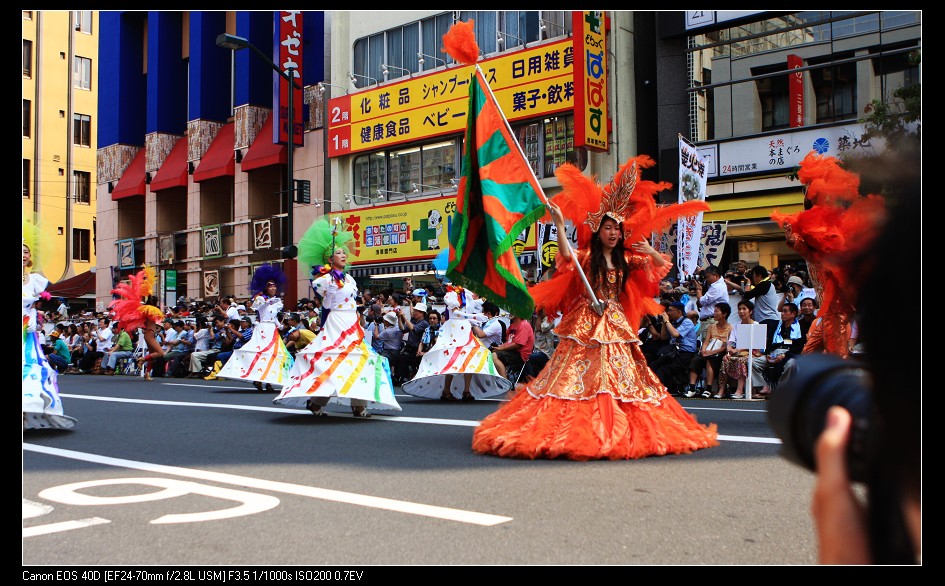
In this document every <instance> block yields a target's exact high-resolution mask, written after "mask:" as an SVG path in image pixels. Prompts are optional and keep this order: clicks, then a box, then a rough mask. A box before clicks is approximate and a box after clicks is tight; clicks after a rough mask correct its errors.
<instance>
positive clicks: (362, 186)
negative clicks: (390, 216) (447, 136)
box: [354, 140, 461, 204]
mask: <svg viewBox="0 0 945 586" xmlns="http://www.w3.org/2000/svg"><path fill="white" fill-rule="evenodd" d="M460 152H461V151H460V148H459V141H458V140H446V141H442V140H441V141H439V142H436V143H431V144H424V145H420V146H410V147H405V148H401V149H398V150H393V151H385V152H378V153H371V154H368V155H362V156H360V157H358V158H356V159H355V161H354V174H355V186H356V187H355V193H354V194H355V203H357V204H367V203H373V202H374V201H377V200H388V199H389V200H391V201H394V200H396V199H398V198H399V197H400V196H398V195H396V194H394V195H393V196H390V197H387V195H388V194H385V193H384V191H385V190H389V191H393V192H399V193H403V194H405V197H406V194H409V193H433V192H436V190H438V189H439V190H447V189H451V188H452V187H453V184H452V182H451V179H455V178H456V165H457V162H458V156H459V153H460ZM379 189H380V190H381V191H382V193H381V194H378V193H377V190H379Z"/></svg>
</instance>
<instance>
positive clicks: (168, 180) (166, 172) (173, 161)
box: [151, 136, 187, 191]
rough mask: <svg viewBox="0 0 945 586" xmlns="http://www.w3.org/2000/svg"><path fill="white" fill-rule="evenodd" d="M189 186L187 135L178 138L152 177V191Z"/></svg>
mask: <svg viewBox="0 0 945 586" xmlns="http://www.w3.org/2000/svg"><path fill="white" fill-rule="evenodd" d="M171 187H187V137H186V136H184V137H182V138H180V139H178V141H177V144H175V145H174V148H172V149H171V152H170V153H168V154H167V158H166V159H164V164H163V165H161V168H160V169H158V171H157V173H155V174H154V177H152V178H151V191H159V190H161V189H169V188H171Z"/></svg>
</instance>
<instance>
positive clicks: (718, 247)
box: [653, 221, 728, 267]
mask: <svg viewBox="0 0 945 586" xmlns="http://www.w3.org/2000/svg"><path fill="white" fill-rule="evenodd" d="M678 231H679V227H678V225H677V226H670V227H669V229H668V230H666V231H664V232H663V233H662V234H659V235H658V239H657V240H656V241H655V243H654V244H653V248H655V249H656V250H658V251H660V252H664V253H666V254H668V255H670V256H672V257H673V258H675V257H676V253H675V251H676V249H677V245H676V236H677V234H678ZM727 234H728V222H727V221H722V222H703V223H702V237H701V238H700V239H699V260H698V261H697V262H696V265H697V266H700V267H707V266H709V265H716V266H719V261H720V260H721V259H722V253H723V252H724V251H725V238H726V236H727Z"/></svg>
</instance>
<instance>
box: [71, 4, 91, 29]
mask: <svg viewBox="0 0 945 586" xmlns="http://www.w3.org/2000/svg"><path fill="white" fill-rule="evenodd" d="M74 14H75V30H77V31H79V32H83V33H88V34H92V11H91V10H76V11H75V13H74Z"/></svg>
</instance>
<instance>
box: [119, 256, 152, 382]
mask: <svg viewBox="0 0 945 586" xmlns="http://www.w3.org/2000/svg"><path fill="white" fill-rule="evenodd" d="M155 281H156V276H155V272H154V267H149V266H145V267H144V268H143V269H141V270H140V271H138V272H137V273H136V274H134V275H132V276H130V277H129V278H128V282H127V283H124V282H122V283H119V284H118V286H117V287H115V288H114V289H112V293H113V294H115V295H118V299H115V300H114V301H112V302H111V304H110V305H109V306H108V308H109V309H110V310H112V312H113V313H114V315H115V319H117V320H118V323H119V324H120V325H121V327H122V328H124V330H125V331H126V332H128V333H129V334H131V333H133V332H134V331H135V330H137V329H139V328H140V329H142V330H143V332H144V333H143V334H142V335H143V336H144V341H145V343H146V344H147V346H148V351H149V353H148V354H147V355H146V356H143V357H141V358H139V359H138V361H139V362H140V363H142V367H143V368H142V375H143V376H144V378H145V379H146V380H151V361H152V360H153V359H154V358H158V357H159V356H164V350H163V349H162V348H161V344H159V343H158V341H157V334H156V333H155V331H154V328H155V325H156V324H157V323H159V322H160V321H161V320H162V319H164V312H163V311H161V309H160V308H159V307H157V306H156V305H155V303H156V298H155V297H154V283H155Z"/></svg>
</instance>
